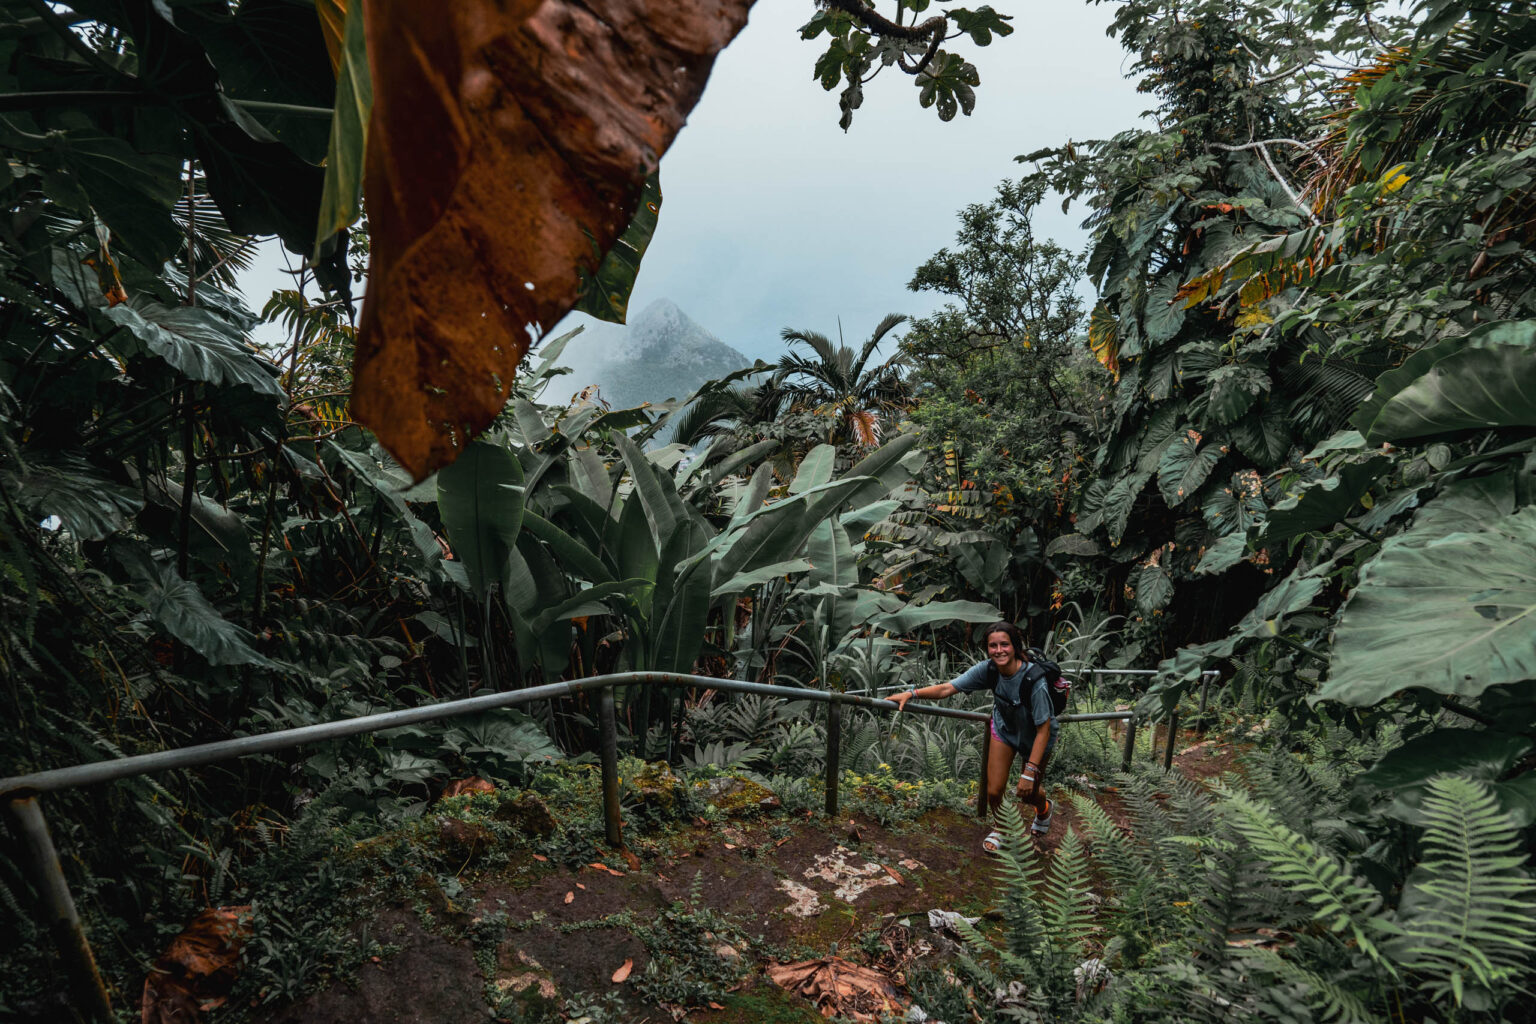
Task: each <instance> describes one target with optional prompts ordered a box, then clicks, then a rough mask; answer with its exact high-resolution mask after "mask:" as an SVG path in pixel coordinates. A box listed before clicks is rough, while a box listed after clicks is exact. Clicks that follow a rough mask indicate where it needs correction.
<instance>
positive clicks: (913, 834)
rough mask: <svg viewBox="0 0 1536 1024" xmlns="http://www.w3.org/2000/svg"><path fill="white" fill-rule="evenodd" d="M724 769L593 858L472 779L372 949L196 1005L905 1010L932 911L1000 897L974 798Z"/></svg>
mask: <svg viewBox="0 0 1536 1024" xmlns="http://www.w3.org/2000/svg"><path fill="white" fill-rule="evenodd" d="M1182 745H1183V746H1185V747H1186V749H1185V751H1184V752H1183V753H1181V754H1180V755H1179V756H1178V757H1177V758H1176V759H1175V770H1176V771H1177V772H1179V773H1180V774H1183V775H1185V776H1186V777H1189V778H1193V779H1204V778H1209V777H1213V776H1215V775H1218V774H1221V773H1222V772H1225V771H1228V770H1230V769H1231V768H1232V766H1233V757H1234V755H1233V752H1232V750H1231V749H1230V747H1228V746H1225V745H1220V744H1216V743H1212V742H1199V737H1197V736H1194V735H1190V736H1188V737H1186V738H1185V740H1184V743H1183V744H1182ZM1071 785H1072V787H1073V788H1075V789H1077V790H1078V791H1079V792H1083V793H1087V794H1089V795H1091V796H1093V798H1094V799H1095V800H1097V801H1098V802H1099V803H1100V805H1101V806H1103V807H1104V808H1105V809H1106V810H1107V811H1108V812H1109V813H1110V815H1111V816H1112V817H1114V818H1115V819H1116V820H1117V821H1120V822H1121V823H1122V824H1124V823H1126V816H1125V813H1124V809H1123V807H1122V806H1121V800H1120V797H1119V795H1118V793H1117V791H1116V789H1115V787H1114V786H1113V785H1109V784H1106V783H1102V782H1096V781H1095V780H1092V779H1088V778H1085V777H1082V776H1079V777H1077V778H1076V779H1074V780H1072V782H1071ZM722 786H723V787H724V792H723V794H722V798H721V799H720V800H719V802H718V803H706V805H705V806H706V809H707V810H708V812H709V813H708V816H707V817H706V816H694V817H692V818H691V819H690V820H684V821H676V822H673V823H672V824H671V825H669V826H668V827H663V828H647V827H645V826H644V823H643V822H641V821H631V822H628V823H627V829H628V830H627V835H626V838H627V840H628V843H629V845H628V848H627V849H625V850H623V851H603V850H601V849H598V850H597V852H596V854H595V855H593V856H592V857H591V859H590V860H586V859H585V857H584V856H583V855H581V854H580V853H579V852H578V851H565V852H564V854H563V855H562V854H561V852H560V851H559V850H558V849H554V848H552V847H551V846H549V845H548V844H546V845H545V846H543V847H542V848H543V849H546V850H549V851H550V853H540V852H538V851H539V849H540V848H541V847H540V846H539V845H538V844H518V845H516V846H514V847H513V848H511V849H507V848H505V844H499V843H498V839H497V836H496V834H495V833H494V832H493V831H492V830H491V829H488V828H486V827H485V825H484V824H481V823H479V822H481V821H489V820H490V819H489V818H488V817H486V816H485V815H484V814H483V813H482V812H483V810H484V808H486V807H489V806H497V807H498V811H497V812H496V813H497V815H498V816H499V817H501V818H503V819H505V818H507V814H506V813H505V810H504V809H505V808H506V807H509V806H510V807H514V808H518V810H517V812H516V813H517V814H519V815H522V814H524V812H525V811H526V809H527V808H528V807H529V806H530V804H529V803H528V801H527V799H526V798H523V797H519V798H518V799H517V800H516V801H511V802H509V801H508V799H507V797H506V796H505V795H498V794H496V793H485V794H478V795H473V796H470V797H461V798H457V799H456V800H454V801H452V802H449V803H445V804H443V805H440V806H439V808H437V809H436V813H429V814H428V815H427V817H426V819H425V820H424V823H423V824H422V825H421V826H420V827H419V828H418V830H417V836H418V841H427V842H431V843H433V844H435V846H436V848H437V849H438V850H439V851H446V852H447V854H448V861H447V862H449V863H453V862H458V861H462V865H461V867H460V868H459V870H458V871H456V872H454V873H453V874H452V875H451V876H448V877H446V878H445V877H444V875H442V874H437V875H432V874H429V873H422V874H420V875H419V876H418V877H416V878H415V879H414V880H413V881H411V883H410V884H409V886H408V887H407V889H408V894H407V895H405V896H403V897H397V898H395V899H393V900H391V901H390V902H388V903H387V904H386V905H384V906H381V907H376V908H374V909H373V910H372V911H371V912H370V914H369V916H368V918H367V920H366V921H364V922H359V924H358V925H357V926H356V927H358V928H362V929H365V930H366V932H367V933H368V935H369V936H370V937H371V939H372V940H373V941H374V942H375V943H377V946H376V947H375V948H376V950H377V952H376V955H373V956H370V957H368V958H366V959H365V960H364V961H363V962H362V964H361V966H360V967H358V968H357V969H356V970H349V971H346V972H343V973H338V975H337V976H336V977H335V978H333V979H332V980H331V981H330V982H329V983H328V984H326V985H325V987H323V988H321V989H320V990H319V991H314V992H311V993H310V994H309V995H307V996H305V997H303V998H300V999H298V1000H297V1001H294V1002H290V1003H288V1004H287V1005H286V1006H284V1007H282V1008H281V1009H272V1008H271V1006H270V1004H267V1005H261V1006H250V1005H242V1006H238V1007H233V1008H232V1010H233V1012H232V1013H226V1014H219V1015H215V1016H214V1017H213V1019H214V1020H215V1021H218V1020H220V1019H228V1020H235V1019H238V1020H241V1021H252V1022H255V1024H301V1022H302V1024H365V1022H366V1024H470V1022H476V1024H478V1022H484V1021H498V1022H507V1024H521V1022H535V1021H538V1022H562V1021H568V1022H574V1024H607V1022H616V1021H633V1022H637V1024H638V1022H642V1021H650V1022H655V1024H662V1022H667V1021H681V1020H689V1021H696V1022H699V1024H724V1022H735V1021H742V1022H745V1021H754V1022H769V1024H773V1022H788V1021H807V1022H809V1021H816V1020H821V1019H823V1017H824V1015H825V1016H832V1015H841V1016H843V1017H847V1018H852V1019H870V1020H874V1019H878V1016H879V1014H881V1013H886V1014H895V1015H898V1016H899V1015H901V1014H904V1013H905V1012H906V1011H907V1008H908V1006H909V1005H910V1004H911V1003H912V1002H913V999H914V996H915V992H914V991H913V990H912V987H911V983H912V981H913V978H914V976H915V975H920V974H922V973H923V972H930V973H931V972H935V971H942V970H943V969H944V968H945V966H946V965H947V964H948V963H950V962H951V961H952V958H953V957H954V955H955V954H956V952H957V951H958V949H959V941H958V936H957V935H956V934H955V932H954V931H953V929H952V927H950V922H948V921H946V920H945V919H944V915H945V914H960V915H964V916H965V917H967V918H973V919H981V920H982V921H983V924H982V927H983V928H986V927H987V924H986V923H985V922H986V921H988V920H992V921H995V920H997V919H998V918H999V917H1000V914H999V910H998V907H997V905H996V902H997V900H998V893H999V885H998V882H997V877H996V861H995V860H994V859H992V858H989V857H987V856H985V855H984V854H983V853H982V850H981V842H982V839H983V837H984V836H985V834H986V833H987V831H988V830H989V828H988V825H987V824H986V823H984V822H983V821H982V820H981V819H979V818H977V817H976V816H975V815H974V814H965V813H961V812H959V811H957V810H955V809H935V810H929V811H926V812H923V813H921V814H917V815H915V816H910V817H906V818H904V820H900V821H890V822H889V823H888V824H881V823H880V821H878V820H876V819H875V817H872V816H871V815H870V814H868V813H864V812H862V811H859V810H855V811H853V812H852V813H845V814H842V815H840V816H839V817H838V819H836V820H835V821H828V820H827V819H826V818H825V817H824V816H822V815H820V814H813V813H811V812H800V813H797V814H790V813H788V812H786V811H784V810H783V809H782V808H778V807H776V806H774V804H775V801H773V800H772V799H771V798H769V797H766V796H763V795H762V794H765V793H766V791H765V790H761V788H760V787H757V788H753V787H754V786H755V784H751V783H746V782H744V781H742V780H736V781H727V782H725V783H722ZM498 800H499V801H501V803H500V804H499V805H498V804H497V803H496V801H498ZM531 806H533V807H535V811H536V812H535V814H534V817H535V818H539V817H541V816H542V815H544V813H545V811H544V809H543V806H542V804H537V803H534V804H532V805H531ZM691 806H695V805H691ZM866 806H867V805H866ZM1056 807H1057V810H1056V818H1055V821H1054V822H1053V827H1052V829H1051V831H1050V833H1049V834H1047V835H1045V836H1042V837H1038V838H1037V839H1036V840H1035V842H1036V845H1037V848H1038V849H1039V850H1040V851H1041V852H1042V853H1043V854H1044V855H1045V856H1047V857H1049V856H1050V855H1051V854H1052V852H1053V851H1054V850H1055V849H1056V847H1057V846H1058V845H1059V843H1060V842H1061V839H1062V837H1063V836H1065V835H1066V834H1067V832H1068V831H1069V830H1070V829H1072V828H1073V825H1074V814H1073V810H1072V808H1071V807H1070V805H1069V802H1068V801H1066V800H1058V801H1057V804H1056ZM516 824H517V826H518V827H519V828H527V827H531V828H532V829H534V830H535V831H539V830H541V827H542V829H543V830H545V831H547V827H548V824H549V823H548V822H547V821H546V822H544V823H543V826H541V825H540V823H539V822H538V821H535V822H533V824H532V825H531V826H529V825H528V823H527V822H526V821H518V822H517V823H516ZM423 836H425V837H426V839H425V840H423V839H422V837H423ZM578 857H580V858H581V859H579V860H578V859H577V858H578ZM786 965H787V966H786Z"/></svg>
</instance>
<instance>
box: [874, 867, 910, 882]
mask: <svg viewBox="0 0 1536 1024" xmlns="http://www.w3.org/2000/svg"><path fill="white" fill-rule="evenodd" d="M880 866H881V867H883V868H885V873H886V874H888V875H890V876H891V877H892V878H894V879H896V884H897V885H906V884H907V880H906V879H905V878H902V877H901V872H899V871H897V870H896V869H895V868H893V867H891V866H890V865H889V864H881V865H880Z"/></svg>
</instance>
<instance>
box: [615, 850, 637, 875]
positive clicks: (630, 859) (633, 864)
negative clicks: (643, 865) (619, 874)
mask: <svg viewBox="0 0 1536 1024" xmlns="http://www.w3.org/2000/svg"><path fill="white" fill-rule="evenodd" d="M619 853H620V855H622V856H623V858H624V863H626V864H628V865H629V870H631V871H639V870H640V857H639V856H638V855H637V854H636V853H635V851H634V850H631V849H629V848H628V847H625V848H624V849H622V850H620V851H619Z"/></svg>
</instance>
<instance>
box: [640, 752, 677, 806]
mask: <svg viewBox="0 0 1536 1024" xmlns="http://www.w3.org/2000/svg"><path fill="white" fill-rule="evenodd" d="M630 785H631V786H632V787H633V788H634V793H635V800H636V802H637V803H638V804H639V805H640V806H641V807H645V808H648V809H650V810H653V811H657V812H659V813H661V814H672V813H674V812H676V811H677V810H678V809H679V805H680V804H681V803H682V802H683V799H684V795H685V793H686V790H685V789H684V788H683V780H682V779H680V778H678V777H677V776H676V775H674V774H672V769H671V768H669V767H667V765H666V764H665V763H663V762H659V761H648V762H646V764H645V767H643V768H641V769H640V770H639V771H638V772H636V773H635V775H634V777H633V778H632V779H630Z"/></svg>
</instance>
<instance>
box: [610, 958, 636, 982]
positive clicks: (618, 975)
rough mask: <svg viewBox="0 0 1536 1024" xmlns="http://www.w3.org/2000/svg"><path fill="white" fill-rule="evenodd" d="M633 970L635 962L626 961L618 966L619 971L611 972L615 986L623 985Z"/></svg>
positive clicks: (631, 960)
mask: <svg viewBox="0 0 1536 1024" xmlns="http://www.w3.org/2000/svg"><path fill="white" fill-rule="evenodd" d="M634 969H635V961H634V960H633V959H626V960H625V961H624V963H623V964H621V965H620V966H619V969H618V970H616V971H614V972H613V983H614V984H615V985H622V984H624V981H625V979H626V978H628V977H629V972H630V971H632V970H634Z"/></svg>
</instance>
